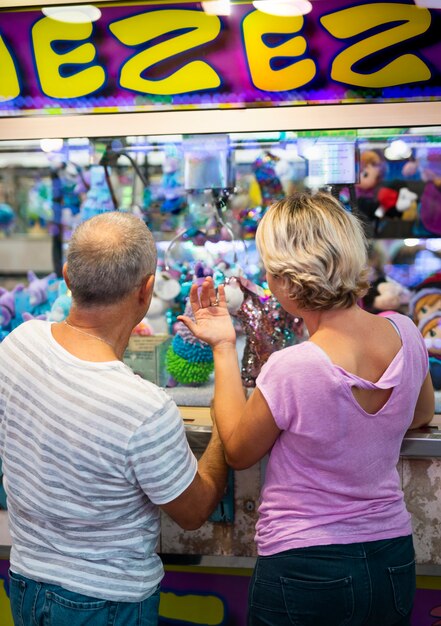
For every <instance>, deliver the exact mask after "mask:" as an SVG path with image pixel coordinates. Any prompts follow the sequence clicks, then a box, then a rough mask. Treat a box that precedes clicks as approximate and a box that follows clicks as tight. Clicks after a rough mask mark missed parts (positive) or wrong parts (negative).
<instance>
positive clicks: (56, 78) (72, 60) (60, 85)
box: [32, 17, 106, 99]
mask: <svg viewBox="0 0 441 626" xmlns="http://www.w3.org/2000/svg"><path fill="white" fill-rule="evenodd" d="M92 31H93V26H92V24H90V23H86V24H68V23H64V22H57V21H55V20H51V19H50V18H49V17H44V18H43V19H41V20H39V21H38V22H37V23H36V24H35V25H34V27H33V28H32V40H33V45H34V54H35V65H36V68H37V73H38V78H39V80H40V85H41V89H42V91H43V93H44V94H45V95H46V96H49V97H50V98H59V99H67V98H81V97H82V96H86V95H88V94H91V93H93V92H95V91H97V90H98V89H99V88H100V87H102V85H103V84H104V82H105V80H106V73H105V71H104V69H103V68H102V67H101V66H100V65H92V66H90V67H86V68H84V69H82V70H81V69H80V70H79V71H77V72H76V73H74V74H72V75H69V76H63V75H62V70H61V68H62V67H63V65H79V66H81V65H86V64H90V63H91V62H92V61H93V60H94V59H95V56H96V49H95V47H94V46H93V45H92V44H91V43H85V44H83V45H78V46H76V47H75V48H74V49H72V50H69V51H68V52H64V53H63V54H58V53H57V52H55V51H54V50H53V48H52V44H53V43H54V42H57V41H63V42H64V41H68V42H71V41H73V42H75V41H82V40H84V39H87V38H88V37H90V35H91V34H92Z"/></svg>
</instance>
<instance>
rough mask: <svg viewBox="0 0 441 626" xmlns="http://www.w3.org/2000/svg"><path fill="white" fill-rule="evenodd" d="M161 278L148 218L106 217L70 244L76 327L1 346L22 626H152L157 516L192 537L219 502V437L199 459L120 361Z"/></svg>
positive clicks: (70, 321)
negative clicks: (47, 625)
mask: <svg viewBox="0 0 441 626" xmlns="http://www.w3.org/2000/svg"><path fill="white" fill-rule="evenodd" d="M155 269H156V247H155V243H154V240H153V237H152V234H151V233H150V231H149V230H148V228H147V227H146V226H145V224H144V223H143V222H142V221H141V220H140V219H138V218H136V217H134V216H132V215H129V214H125V213H119V212H112V213H104V214H102V215H98V216H96V217H94V218H92V219H90V220H88V221H86V222H84V223H83V224H81V225H80V226H79V227H78V228H77V230H76V231H75V232H74V234H73V237H72V240H71V242H70V246H69V250H68V255H67V263H66V264H65V266H64V268H63V274H64V277H65V280H66V283H67V285H68V286H69V288H70V289H71V291H72V308H71V311H70V313H69V316H68V318H67V319H66V320H65V321H64V322H61V323H50V322H45V321H42V320H30V321H28V322H25V323H24V324H21V325H20V326H19V327H18V328H16V329H15V330H14V331H13V332H12V333H10V335H8V337H7V338H6V340H5V341H3V342H2V343H1V344H0V457H1V458H2V460H3V471H4V477H5V485H6V492H7V496H8V509H9V523H10V531H11V536H12V548H11V559H10V561H11V567H10V599H11V607H12V614H13V618H14V622H15V624H31V623H34V621H33V620H36V623H38V624H39V623H42V622H41V621H40V620H42V619H43V617H44V619H45V620H48V621H47V622H46V621H45V623H50V624H51V626H64V625H66V624H69V626H80V625H81V626H83V625H85V624H88V625H89V624H90V625H91V626H102V625H103V626H104V625H106V626H138V625H139V626H141V625H144V626H154V625H156V624H157V621H158V605H159V583H160V581H161V579H162V577H163V565H162V563H161V560H160V558H159V556H158V555H157V554H156V547H157V542H158V537H159V530H160V510H162V511H164V512H165V513H167V514H168V515H169V516H170V517H171V518H172V519H173V520H174V521H175V522H177V523H178V524H179V525H180V526H181V527H182V528H185V529H196V528H198V527H199V526H201V525H202V524H203V523H204V521H205V520H206V519H207V518H208V516H209V515H210V513H211V512H212V511H213V509H214V508H215V506H216V504H217V502H218V501H219V500H220V498H221V497H222V494H223V491H224V488H225V482H226V472H227V468H226V464H225V459H224V454H223V449H222V446H221V444H220V441H219V438H218V435H217V430H216V428H215V427H214V428H213V436H212V438H211V441H210V443H209V445H208V447H207V449H206V451H205V453H204V454H203V456H202V457H201V458H200V460H199V462H198V461H197V460H196V458H195V457H194V455H193V453H192V452H191V450H190V448H189V446H188V443H187V440H186V436H185V432H184V427H183V422H182V419H181V417H180V415H179V411H178V409H177V406H176V404H175V403H174V402H173V400H171V398H169V397H168V396H167V395H166V393H164V392H163V391H162V390H161V389H160V388H158V387H157V386H156V385H154V384H153V383H150V382H148V381H146V380H143V379H141V378H140V377H138V376H136V375H135V374H134V373H133V372H132V371H131V370H130V369H129V368H128V367H127V366H126V365H125V364H124V363H123V362H122V357H123V354H124V351H125V349H126V346H127V344H128V340H129V337H130V334H131V331H132V329H133V328H134V327H135V326H136V325H137V324H138V323H139V322H140V321H141V320H142V319H143V317H144V316H145V314H146V313H147V310H148V308H149V305H150V301H151V298H152V293H153V285H154V276H155Z"/></svg>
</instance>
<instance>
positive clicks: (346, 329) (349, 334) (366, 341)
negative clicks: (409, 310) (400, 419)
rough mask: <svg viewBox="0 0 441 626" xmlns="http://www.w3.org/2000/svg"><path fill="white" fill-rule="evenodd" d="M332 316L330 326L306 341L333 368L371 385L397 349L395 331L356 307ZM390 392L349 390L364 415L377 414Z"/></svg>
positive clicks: (386, 319) (375, 316)
mask: <svg viewBox="0 0 441 626" xmlns="http://www.w3.org/2000/svg"><path fill="white" fill-rule="evenodd" d="M330 313H331V315H332V312H330ZM336 313H337V314H336V315H333V316H332V321H331V324H330V325H329V326H326V325H325V328H324V329H323V330H322V329H320V330H318V331H317V332H316V333H314V335H313V336H312V337H311V339H310V340H311V341H312V342H313V343H315V344H316V345H317V346H319V347H320V348H321V349H322V350H323V351H324V352H325V353H326V354H327V355H328V357H329V359H330V360H331V361H332V363H334V365H337V366H339V367H341V368H342V369H344V370H346V371H347V372H349V373H351V374H354V375H356V376H358V377H360V378H363V379H364V380H368V381H371V382H373V383H375V382H376V381H378V380H379V379H380V378H381V376H382V375H383V374H384V372H385V371H386V369H387V368H388V367H389V365H390V363H391V362H392V361H393V359H394V357H395V356H396V355H397V353H398V352H399V350H400V349H401V346H402V342H401V337H400V335H399V332H397V328H396V327H395V326H394V325H393V323H391V321H390V320H389V319H388V318H386V317H383V316H378V315H372V314H371V313H367V312H366V311H363V310H361V309H359V308H358V307H352V308H351V309H347V310H343V311H341V310H339V311H337V312H336ZM391 392H392V389H362V388H360V387H358V386H357V385H354V386H353V387H352V393H353V395H354V398H355V399H356V400H357V402H358V403H359V404H360V406H361V407H362V408H363V409H364V410H365V411H366V412H367V413H377V412H378V411H379V410H380V409H381V407H382V406H384V404H385V403H386V402H387V400H388V399H389V396H390V394H391Z"/></svg>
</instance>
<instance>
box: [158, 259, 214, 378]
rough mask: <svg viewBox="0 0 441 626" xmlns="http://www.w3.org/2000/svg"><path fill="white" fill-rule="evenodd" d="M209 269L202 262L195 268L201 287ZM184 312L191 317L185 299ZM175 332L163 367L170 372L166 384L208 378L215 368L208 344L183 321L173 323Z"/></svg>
mask: <svg viewBox="0 0 441 626" xmlns="http://www.w3.org/2000/svg"><path fill="white" fill-rule="evenodd" d="M211 274H212V272H211V270H209V269H208V268H204V266H203V265H202V263H197V264H196V267H195V276H194V282H195V283H196V284H197V285H198V287H200V286H201V285H202V283H203V282H204V279H205V277H206V276H209V275H211ZM184 315H187V316H188V317H190V318H191V319H194V316H193V311H192V308H191V304H190V301H189V300H187V304H186V305H185V310H184ZM175 326H176V334H175V336H174V337H173V341H172V344H171V346H170V347H169V348H168V350H167V354H166V357H165V366H166V369H167V372H168V373H169V374H170V380H169V383H168V386H169V387H173V386H175V385H177V384H178V383H180V384H182V385H189V386H197V385H202V384H204V383H206V382H207V381H208V379H209V378H210V375H211V373H212V372H213V369H214V361H213V352H212V350H211V348H210V346H209V345H208V344H206V343H205V342H204V341H200V340H199V339H197V338H196V337H195V336H194V335H193V333H191V332H190V331H189V330H188V328H187V327H186V326H185V324H183V323H182V322H177V323H176V325H175Z"/></svg>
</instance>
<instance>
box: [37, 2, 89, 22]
mask: <svg viewBox="0 0 441 626" xmlns="http://www.w3.org/2000/svg"><path fill="white" fill-rule="evenodd" d="M41 12H42V13H43V15H45V16H46V17H50V18H51V20H56V21H57V22H68V23H69V24H87V23H88V22H96V21H97V20H99V19H100V17H101V11H100V10H99V9H98V8H97V7H94V6H92V5H91V4H79V5H78V6H75V5H69V6H56V7H42V9H41Z"/></svg>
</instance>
